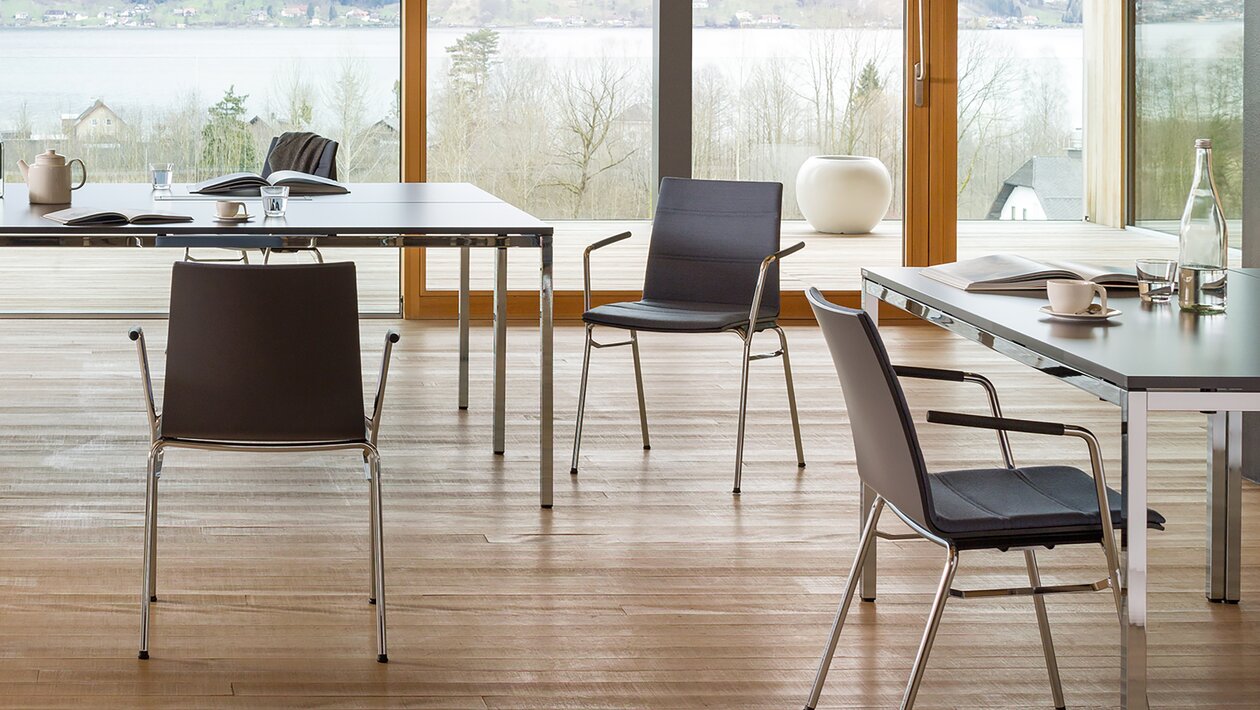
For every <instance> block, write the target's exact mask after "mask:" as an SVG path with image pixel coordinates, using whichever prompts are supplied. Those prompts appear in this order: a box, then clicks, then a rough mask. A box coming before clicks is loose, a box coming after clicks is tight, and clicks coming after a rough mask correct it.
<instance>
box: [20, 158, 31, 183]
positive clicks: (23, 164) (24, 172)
mask: <svg viewBox="0 0 1260 710" xmlns="http://www.w3.org/2000/svg"><path fill="white" fill-rule="evenodd" d="M18 170H21V171H22V179H23V180H25V179H27V176H28V175H29V174H30V172H31V166H29V165H27V164H26V161H25V160H19V161H18Z"/></svg>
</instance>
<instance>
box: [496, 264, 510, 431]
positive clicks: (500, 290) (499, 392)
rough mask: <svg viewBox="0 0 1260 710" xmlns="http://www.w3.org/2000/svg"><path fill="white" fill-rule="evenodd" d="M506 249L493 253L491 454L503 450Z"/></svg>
mask: <svg viewBox="0 0 1260 710" xmlns="http://www.w3.org/2000/svg"><path fill="white" fill-rule="evenodd" d="M507 263H508V261H507V247H496V248H495V253H494V453H496V454H502V453H503V452H504V451H505V450H506V448H507V447H506V445H505V444H506V433H505V429H506V425H507V414H506V408H507V382H506V380H507Z"/></svg>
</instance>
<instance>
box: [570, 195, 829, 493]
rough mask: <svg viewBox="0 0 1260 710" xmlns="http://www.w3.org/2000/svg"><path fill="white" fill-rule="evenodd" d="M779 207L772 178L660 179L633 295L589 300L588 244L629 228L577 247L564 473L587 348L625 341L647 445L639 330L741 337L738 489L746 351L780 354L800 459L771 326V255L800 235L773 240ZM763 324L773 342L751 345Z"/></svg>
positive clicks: (577, 436) (775, 294)
mask: <svg viewBox="0 0 1260 710" xmlns="http://www.w3.org/2000/svg"><path fill="white" fill-rule="evenodd" d="M782 212H783V186H782V185H781V184H779V183H777V182H734V181H726V180H689V179H682V178H665V179H664V180H662V181H661V189H660V195H659V197H658V199H657V205H656V215H655V217H654V219H653V223H652V241H651V244H650V246H649V247H648V259H647V269H646V273H645V276H644V283H643V298H642V299H641V300H639V301H633V302H621V303H609V304H605V305H601V306H595V307H592V305H591V254H592V253H593V252H594V251H595V250H597V249H601V248H603V247H606V246H608V245H610V244H615V243H617V242H620V241H622V240H624V239H628V238H629V237H630V233H629V232H624V233H622V234H618V235H616V236H613V237H609V238H608V239H604V240H602V241H599V242H596V243H595V244H592V245H590V246H589V247H587V248H586V251H585V253H584V254H583V295H582V297H583V308H584V310H585V312H584V313H583V314H582V320H583V321H584V322H585V323H586V348H585V350H584V352H583V357H582V383H581V388H580V391H579V395H578V410H577V424H576V430H575V432H574V435H573V461H572V466H571V468H570V473H572V474H575V475H576V474H577V472H578V455H579V452H580V449H581V445H582V421H583V418H584V415H585V412H586V388H587V379H588V375H589V373H590V364H591V351H592V350H593V349H594V350H598V349H602V348H611V347H618V346H624V345H629V346H630V351H631V354H632V356H633V359H634V377H635V386H636V388H637V392H638V396H639V428H640V431H641V434H642V437H643V448H644V449H650V448H652V447H651V440H650V438H649V436H648V424H647V406H646V403H645V398H644V395H643V368H642V366H641V364H640V361H639V338H638V334H639V332H640V331H649V332H657V333H734V334H736V335H737V336H739V338H740V339H741V340H742V341H743V343H744V356H743V360H742V363H743V370H742V376H741V380H740V391H739V429H738V433H737V435H736V444H735V485H734V492H735V493H739V492H740V479H741V476H742V471H743V462H744V428H745V419H746V414H747V410H748V370H749V364H750V363H751V362H752V361H754V360H762V359H767V358H776V357H778V358H782V360H783V374H784V377H785V378H786V380H787V397H788V408H789V411H790V413H791V417H792V433H793V435H794V437H795V442H796V460H797V465H798V466H800V467H802V468H803V467H804V466H805V453H804V450H803V449H802V446H801V428H800V421H799V419H798V417H797V413H796V393H795V391H794V390H793V388H792V365H791V361H790V359H789V357H788V345H787V335H786V334H785V333H784V332H783V329H782V328H781V327H779V324H778V321H777V319H778V316H779V266H778V262H779V261H780V260H781V259H783V258H784V257H786V256H788V255H789V254H793V253H795V252H797V251H799V250H800V249H801V248H803V247H804V246H805V243H804V242H801V243H799V244H796V245H794V246H791V247H788V248H787V249H782V250H780V248H779V238H780V237H779V223H780V221H781V217H782ZM596 326H601V327H608V328H616V329H619V330H626V331H629V333H630V337H629V339H627V340H624V341H620V342H614V343H601V342H598V341H596V340H595V338H594V330H595V327H596ZM764 330H773V331H774V332H775V333H777V334H778V336H779V349H778V350H777V351H774V352H770V353H765V354H753V353H752V342H753V336H755V335H756V334H757V333H759V332H761V331H764Z"/></svg>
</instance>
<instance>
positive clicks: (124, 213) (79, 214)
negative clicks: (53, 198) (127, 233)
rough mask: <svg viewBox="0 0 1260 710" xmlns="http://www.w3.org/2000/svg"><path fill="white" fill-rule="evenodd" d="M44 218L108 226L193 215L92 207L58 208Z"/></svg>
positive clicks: (74, 224)
mask: <svg viewBox="0 0 1260 710" xmlns="http://www.w3.org/2000/svg"><path fill="white" fill-rule="evenodd" d="M44 219H51V220H52V221H54V222H58V223H60V224H64V225H67V226H70V227H108V226H117V225H120V224H167V223H170V222H191V221H193V218H192V217H189V216H188V215H184V214H174V213H172V212H155V211H153V210H97V209H91V208H74V207H72V208H70V209H65V210H57V211H56V212H49V213H48V214H46V215H44Z"/></svg>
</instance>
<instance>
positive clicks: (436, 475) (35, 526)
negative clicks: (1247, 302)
mask: <svg viewBox="0 0 1260 710" xmlns="http://www.w3.org/2000/svg"><path fill="white" fill-rule="evenodd" d="M67 251H68V250H62V251H59V252H56V253H57V254H65V253H67ZM6 253H7V252H6ZM121 276H128V273H127V272H123V273H122V274H121ZM126 325H127V322H122V321H77V322H64V321H13V320H9V321H0V361H2V362H3V364H4V367H3V368H2V369H0V452H2V453H0V707H5V708H22V709H24V710H32V709H37V708H110V707H112V708H180V709H183V708H575V709H577V708H580V709H592V708H653V709H662V710H663V709H672V708H725V709H736V708H766V709H771V708H773V709H774V710H782V709H783V708H797V707H800V706H801V705H802V704H803V703H804V700H805V696H806V693H807V691H808V688H809V684H810V681H811V679H812V677H813V672H814V668H815V664H816V662H817V658H818V654H819V652H820V650H821V648H822V644H823V642H824V639H825V637H826V634H827V632H828V629H829V627H830V623H831V618H832V614H833V612H834V608H835V604H836V601H837V598H838V594H839V590H840V585H841V582H842V581H843V575H844V573H845V571H846V570H847V568H848V566H849V564H850V560H851V558H852V555H853V553H854V548H855V544H856V541H857V522H856V518H857V508H858V496H857V478H856V473H855V468H854V457H853V449H852V444H851V442H850V439H849V430H848V414H847V413H846V411H845V409H844V407H843V405H842V400H841V397H840V393H839V387H838V384H837V381H836V376H835V371H834V369H833V367H832V364H831V362H830V360H829V358H828V355H827V353H826V348H825V346H824V343H823V342H822V340H821V338H820V336H819V334H818V333H817V331H816V330H815V329H813V328H807V327H793V328H790V329H789V337H790V338H791V342H792V348H793V361H794V362H793V365H794V369H795V370H796V375H797V392H798V394H799V396H800V403H801V412H802V420H803V429H804V435H805V448H806V455H807V458H808V461H809V467H808V468H806V469H804V470H799V469H797V467H796V464H795V461H794V457H793V451H792V439H791V430H790V427H789V423H788V418H787V415H786V412H785V411H784V392H783V385H782V378H781V375H780V372H779V370H778V369H777V364H776V363H775V362H774V361H770V362H766V363H758V364H756V365H755V366H754V375H753V388H752V393H751V405H752V406H751V411H750V424H751V426H750V434H749V442H748V444H749V448H748V453H747V464H746V467H745V472H744V486H743V488H744V494H743V496H742V497H740V498H734V497H732V496H731V494H730V492H729V489H730V485H731V481H730V477H731V466H732V456H733V450H734V434H735V405H736V400H737V397H738V386H737V381H738V380H737V378H738V364H737V363H738V352H739V348H738V347H737V343H736V341H734V340H733V339H730V338H723V337H717V336H710V337H668V336H660V335H654V334H650V333H649V334H644V335H643V336H642V343H643V353H644V369H645V378H646V381H647V401H648V407H649V416H650V417H651V423H652V427H653V428H652V433H653V442H652V443H653V448H652V450H651V451H646V452H645V451H643V450H642V449H641V448H640V446H639V442H638V424H637V415H636V413H635V408H634V394H633V392H634V390H633V378H631V377H630V376H629V373H630V371H631V369H630V362H629V354H628V353H625V352H618V351H615V350H614V351H604V352H600V353H598V354H597V355H596V356H595V361H594V369H593V376H592V394H591V399H590V405H589V407H588V415H587V417H588V418H587V437H586V441H585V445H584V448H583V458H582V472H581V475H580V476H577V477H573V478H571V477H570V476H569V475H568V474H567V473H565V471H566V470H567V466H565V465H564V463H565V462H567V457H566V449H567V446H568V444H569V442H570V438H569V437H570V434H571V425H572V417H573V409H574V405H575V401H576V396H577V379H578V372H579V366H580V363H581V348H580V345H581V338H582V333H581V330H580V328H576V327H563V328H560V329H559V331H558V333H557V342H556V352H557V386H556V402H557V412H558V416H559V418H560V423H559V425H558V427H557V433H558V437H557V449H558V450H557V459H558V462H559V465H558V466H557V487H556V489H557V496H556V507H555V509H554V510H551V511H542V510H540V509H539V508H538V506H537V496H536V485H537V481H536V467H537V459H536V456H537V448H536V445H535V442H534V440H533V437H534V433H535V432H536V425H535V424H534V423H532V422H533V421H534V416H533V412H535V411H536V410H535V409H534V407H535V393H536V386H537V383H536V381H534V380H533V379H532V378H531V376H530V374H529V373H530V371H531V370H532V368H530V367H527V366H526V367H521V368H519V370H520V371H521V372H523V373H524V374H523V375H521V376H519V377H516V378H515V379H514V380H513V381H512V383H511V386H510V387H509V389H508V406H509V414H508V451H507V455H506V456H502V457H496V456H493V455H492V454H491V453H490V450H489V449H490V446H489V442H488V436H489V415H488V411H487V405H488V403H489V400H490V381H489V373H490V359H489V357H490V356H489V353H490V333H489V331H488V329H486V328H483V327H478V328H475V329H474V333H473V336H474V342H473V346H474V347H473V363H472V364H473V367H472V372H473V375H474V380H473V400H472V401H473V407H472V409H471V410H470V411H469V412H466V413H460V412H458V411H456V408H455V379H454V373H455V369H456V368H455V365H456V362H455V357H454V349H455V343H456V339H455V335H454V331H453V329H452V328H450V326H449V325H447V324H437V323H424V322H414V321H413V322H388V321H365V323H364V326H363V331H364V337H363V343H364V358H365V363H366V364H367V365H368V369H369V370H370V369H371V368H372V367H374V366H375V363H376V358H377V354H378V352H379V347H380V339H381V335H382V333H383V331H384V330H385V328H386V327H389V326H397V327H400V328H401V329H402V332H403V339H402V342H401V343H400V344H399V346H398V348H397V349H396V351H395V362H394V369H393V371H392V372H391V379H390V392H389V397H388V401H387V403H386V407H387V414H386V416H385V421H384V425H383V427H382V432H381V433H382V444H381V450H382V452H383V461H384V479H383V480H384V495H385V499H384V521H385V537H386V559H387V573H386V576H387V580H388V584H389V595H388V602H389V607H388V608H389V622H390V640H391V646H390V658H391V662H390V664H389V665H387V666H383V665H380V664H377V663H376V661H375V646H374V642H373V640H372V639H373V631H372V629H373V611H372V607H370V606H369V605H368V604H367V602H366V589H367V537H366V533H367V529H368V528H367V502H368V501H367V496H366V490H367V489H366V487H365V484H364V482H363V480H362V475H361V472H360V468H359V465H358V463H357V462H356V460H355V457H354V456H352V455H345V456H335V455H309V456H307V455H298V456H281V455H244V454H241V455H223V454H209V453H199V452H187V451H174V452H171V453H170V454H169V455H168V456H167V461H166V471H165V474H164V476H163V479H162V502H161V506H160V509H161V516H162V517H161V531H160V535H159V539H160V545H159V559H160V561H159V571H158V580H159V581H158V585H159V587H158V594H159V595H160V597H161V601H160V602H159V603H158V604H157V605H156V606H155V612H154V617H153V636H152V659H151V660H149V661H147V662H141V661H138V660H136V658H135V649H136V641H137V634H138V622H139V620H138V608H139V583H140V574H141V572H140V570H141V554H140V550H141V538H142V531H141V527H142V526H141V520H142V515H143V507H144V505H143V498H144V483H143V472H144V457H145V448H146V436H147V433H146V425H145V417H144V412H143V406H142V399H141V395H140V385H139V382H138V379H137V375H136V363H135V355H134V351H133V349H132V344H131V343H130V342H129V341H128V340H127V339H126V337H125V335H124V332H125V326H126ZM147 329H148V333H149V336H150V352H151V353H152V356H153V359H154V365H155V368H156V369H157V372H158V373H160V372H161V371H162V367H163V355H162V352H163V350H164V344H165V337H164V330H165V329H164V323H162V322H160V321H155V322H153V323H151V324H149V325H148V326H147ZM885 333H886V337H887V340H888V346H889V349H890V352H891V353H893V355H894V357H895V359H896V360H897V361H898V362H903V363H907V364H927V365H934V366H942V367H961V368H966V369H971V370H976V371H980V372H985V373H989V374H991V375H993V376H994V378H995V380H996V381H997V384H998V386H999V387H1000V388H1001V390H1002V391H1003V392H1004V393H1005V400H1004V404H1005V406H1006V411H1007V414H1008V415H1010V416H1015V417H1038V418H1048V419H1053V420H1064V421H1070V422H1074V423H1079V424H1083V425H1086V426H1089V427H1092V428H1094V429H1095V431H1097V432H1098V434H1099V435H1100V437H1101V438H1102V440H1103V444H1104V447H1105V451H1106V452H1107V454H1108V461H1107V463H1108V465H1109V467H1110V468H1109V471H1108V473H1109V476H1110V479H1111V481H1112V483H1113V484H1115V483H1116V482H1117V481H1118V480H1119V468H1118V463H1117V461H1116V455H1117V454H1118V451H1119V449H1118V440H1119V427H1118V426H1117V421H1118V418H1117V412H1116V410H1115V409H1114V408H1113V407H1111V406H1109V405H1107V404H1104V403H1100V402H1099V401H1097V399H1095V398H1092V397H1089V396H1086V395H1084V394H1082V393H1080V392H1077V391H1076V390H1073V389H1070V388H1068V387H1067V386H1065V385H1063V384H1061V383H1058V382H1056V381H1053V380H1051V379H1049V378H1047V377H1044V376H1040V375H1035V374H1031V373H1030V371H1029V370H1027V369H1025V368H1023V367H1021V366H1019V365H1016V364H1014V363H1012V362H1010V361H1007V360H1005V359H1003V358H1001V357H999V356H996V355H993V354H991V353H988V352H987V351H984V350H982V349H980V348H979V347H978V346H975V345H973V344H970V343H966V342H964V341H962V340H960V339H957V338H954V337H952V336H949V335H947V334H944V333H942V332H940V331H938V330H936V329H933V328H926V327H924V328H888V329H886V330H885ZM534 346H535V339H534V337H533V336H532V334H531V333H530V332H529V331H528V329H525V328H522V329H520V331H519V334H518V335H513V336H512V337H511V338H509V348H510V350H511V352H510V353H509V358H510V360H509V361H510V362H518V361H519V362H524V363H528V362H530V361H531V360H532V359H533V358H535V357H536V355H535V350H534ZM368 384H369V386H371V385H373V383H368ZM159 391H160V383H159ZM909 395H910V398H911V399H912V401H913V404H914V406H915V409H916V411H917V412H918V415H919V417H920V419H921V417H922V413H923V410H925V409H927V408H945V409H961V410H962V411H971V412H979V411H982V409H983V405H982V402H981V401H980V399H979V395H978V394H977V393H976V392H974V391H972V390H971V389H969V388H964V389H962V390H959V389H958V388H956V387H954V386H953V385H949V384H942V383H913V384H911V385H910V389H909ZM1152 426H1153V427H1154V430H1153V432H1152V436H1151V457H1152V474H1151V475H1152V483H1151V501H1152V505H1154V506H1155V507H1157V508H1158V509H1159V510H1160V511H1161V512H1163V513H1164V514H1165V515H1166V516H1167V517H1168V519H1169V523H1168V530H1167V531H1165V532H1162V533H1154V534H1153V535H1152V539H1151V558H1152V564H1151V596H1150V604H1151V609H1152V613H1151V634H1150V639H1151V643H1150V649H1151V661H1150V665H1151V669H1152V682H1151V701H1152V704H1153V706H1154V707H1162V708H1244V707H1257V706H1260V681H1257V679H1256V672H1255V669H1256V667H1257V664H1258V663H1260V634H1258V633H1257V630H1258V629H1260V604H1258V600H1260V548H1258V547H1257V546H1256V545H1254V544H1251V543H1250V541H1253V540H1254V539H1255V537H1256V536H1255V535H1253V534H1251V533H1252V532H1253V530H1254V527H1255V521H1256V520H1257V517H1256V516H1257V514H1260V489H1257V488H1256V487H1255V486H1253V485H1251V484H1244V490H1243V508H1244V521H1243V524H1244V535H1243V539H1244V541H1248V542H1247V544H1246V546H1245V547H1244V550H1243V578H1242V591H1243V596H1244V599H1243V603H1242V604H1241V605H1238V606H1220V605H1212V604H1209V603H1207V602H1206V601H1205V600H1204V598H1203V594H1202V589H1203V562H1204V548H1203V541H1204V517H1205V516H1204V470H1203V469H1204V449H1205V447H1204V443H1203V434H1204V421H1203V417H1201V416H1197V415H1193V416H1192V415H1160V416H1156V417H1154V418H1153V421H1152ZM921 431H922V434H923V437H924V444H925V449H926V452H927V455H928V458H929V460H930V461H931V463H932V464H933V466H935V467H936V468H938V469H945V468H959V467H966V466H973V465H982V464H991V463H996V462H997V460H998V458H997V456H998V455H997V451H996V448H995V446H994V442H993V441H992V437H990V436H988V435H984V434H981V433H975V434H974V435H972V434H970V433H964V434H960V433H959V432H958V431H957V430H947V429H944V428H941V427H933V426H927V425H923V426H922V427H921ZM1013 439H1014V445H1015V451H1016V455H1017V457H1018V458H1019V460H1020V461H1021V462H1022V463H1028V464H1032V463H1040V462H1050V461H1055V462H1059V461H1069V462H1072V463H1075V464H1078V465H1085V464H1086V462H1087V459H1086V456H1085V452H1084V450H1083V449H1080V450H1077V449H1076V448H1074V447H1072V446H1064V444H1063V443H1062V442H1061V441H1059V440H1058V439H1054V440H1050V441H1047V440H1045V439H1041V438H1037V437H1031V436H1015V437H1013ZM1039 559H1040V561H1041V564H1042V573H1043V575H1044V579H1046V580H1047V583H1050V584H1053V583H1060V582H1070V581H1077V580H1080V579H1082V578H1089V579H1094V578H1097V577H1099V576H1100V575H1101V573H1102V555H1101V553H1100V552H1099V550H1098V549H1097V548H1090V549H1084V548H1082V549H1062V548H1060V549H1057V550H1054V551H1047V552H1044V553H1042V554H1040V555H1039ZM880 560H881V564H882V566H883V575H884V576H883V578H882V581H881V590H880V598H879V601H878V603H876V604H873V605H872V604H860V605H857V606H856V607H855V608H854V610H853V613H852V614H851V616H850V622H849V626H848V627H847V629H846V633H845V635H844V637H843V638H842V640H841V643H840V648H839V652H838V653H837V657H836V661H835V664H834V666H833V670H832V673H831V676H830V680H829V683H828V686H827V690H826V692H825V694H824V696H823V702H822V704H821V705H820V707H821V708H888V707H893V706H895V704H896V702H897V699H898V698H899V696H900V693H901V689H902V685H903V683H904V681H905V678H906V674H907V672H908V669H909V666H910V661H911V657H912V655H913V652H914V648H915V646H916V644H917V643H918V639H919V635H920V633H921V630H922V624H923V621H924V617H925V614H926V611H927V606H928V603H929V597H930V594H931V592H932V590H933V589H934V587H935V584H936V579H937V577H938V575H939V565H940V564H941V563H942V562H943V555H942V554H941V552H940V551H939V549H938V548H936V547H935V546H933V545H931V544H927V543H912V542H895V543H885V544H883V546H882V548H881V552H880ZM1022 575H1023V566H1022V556H1020V555H1018V554H1017V553H1008V554H999V553H970V554H964V556H963V557H962V566H961V568H960V572H959V578H958V579H959V584H960V585H966V586H992V585H997V584H1002V583H1022V582H1021V577H1022ZM1048 605H1049V613H1050V618H1051V623H1052V625H1053V629H1054V632H1055V634H1056V636H1055V643H1056V646H1057V648H1058V658H1059V664H1060V667H1061V669H1062V675H1063V681H1064V686H1065V692H1066V696H1067V702H1068V704H1069V705H1070V706H1071V707H1073V708H1111V707H1116V706H1117V705H1118V703H1119V695H1118V692H1117V691H1118V685H1117V679H1118V677H1119V661H1120V659H1119V643H1118V640H1119V628H1118V624H1117V621H1116V618H1115V611H1114V608H1113V606H1112V600H1111V596H1110V594H1109V593H1106V592H1103V593H1098V594H1085V595H1071V596H1065V597H1055V598H1052V599H1050V600H1049V602H1048ZM920 707H923V708H1030V707H1047V708H1048V707H1050V693H1049V688H1048V684H1047V681H1046V676H1045V669H1044V664H1043V660H1042V656H1041V649H1040V645H1039V641H1038V636H1037V627H1036V623H1035V621H1034V616H1033V610H1032V604H1031V602H1029V601H1028V600H1027V599H1026V598H1011V599H994V600H977V601H970V600H968V601H959V600H954V601H951V602H950V605H949V607H948V608H947V609H946V612H945V617H944V622H943V625H942V627H941V632H940V635H939V637H938V640H937V644H936V649H935V651H934V653H933V655H932V657H931V661H930V663H929V667H928V671H927V675H926V677H925V679H924V684H923V688H922V692H921V694H920Z"/></svg>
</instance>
